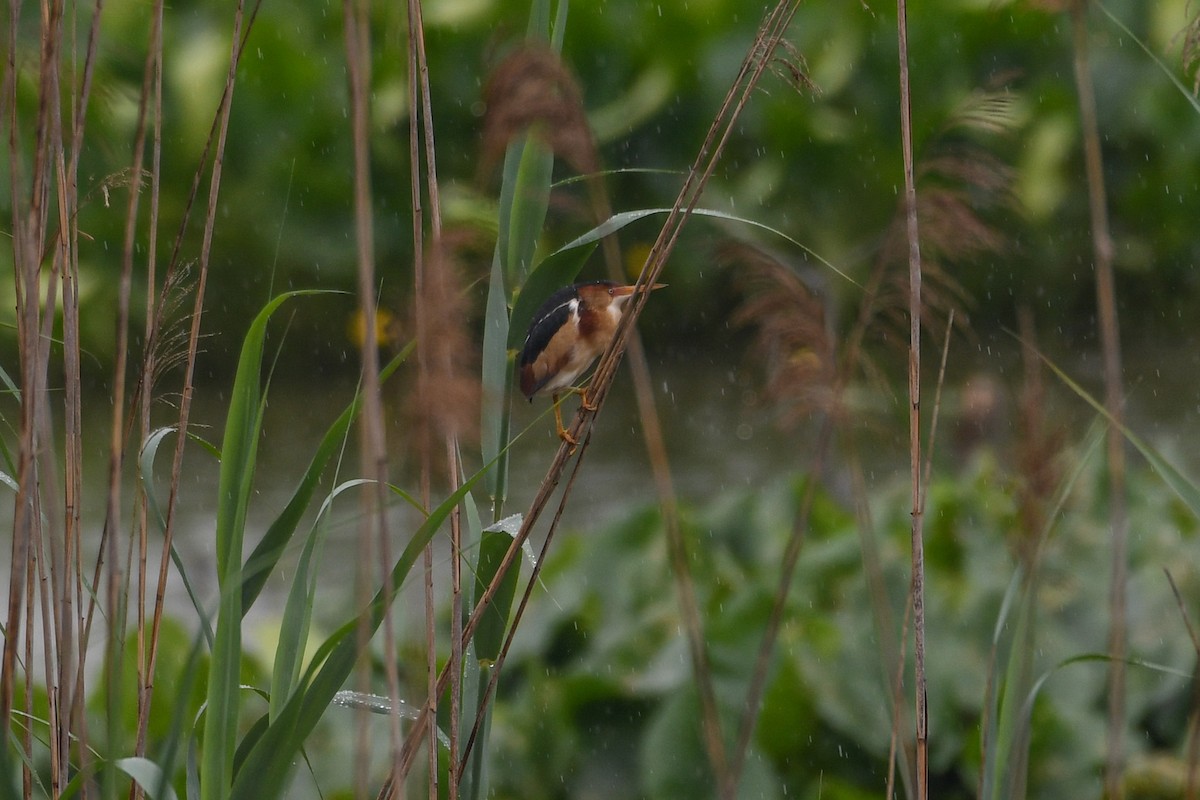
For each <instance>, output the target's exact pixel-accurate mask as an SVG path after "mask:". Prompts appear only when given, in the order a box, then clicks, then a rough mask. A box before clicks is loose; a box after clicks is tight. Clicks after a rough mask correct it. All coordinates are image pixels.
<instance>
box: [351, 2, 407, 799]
mask: <svg viewBox="0 0 1200 800" xmlns="http://www.w3.org/2000/svg"><path fill="white" fill-rule="evenodd" d="M343 9H344V15H345V23H344V24H345V38H346V65H347V71H348V77H349V81H350V105H351V128H352V134H351V135H352V137H353V142H354V223H355V224H354V230H355V241H356V245H357V247H356V250H357V263H358V302H359V310H360V313H361V314H362V318H363V330H364V331H365V332H366V335H365V336H364V337H363V342H362V394H363V411H362V417H361V418H360V424H359V446H360V450H361V452H360V458H361V468H362V474H363V475H364V477H366V478H367V479H368V482H367V483H366V484H364V485H363V491H362V505H363V512H364V513H363V516H362V519H363V522H362V528H361V531H360V534H361V539H360V541H361V542H362V549H363V552H364V554H366V553H368V552H369V551H370V542H371V541H372V540H374V541H376V542H377V543H378V547H379V565H380V569H381V570H382V571H383V572H382V576H381V577H382V581H383V585H384V587H385V591H387V592H389V594H390V593H391V583H390V581H389V580H388V569H389V565H390V564H391V563H392V556H391V544H390V542H389V539H388V526H387V502H386V500H387V482H388V465H387V441H386V438H385V431H384V425H383V403H382V396H381V392H380V383H379V343H378V341H377V340H376V333H375V332H376V318H377V311H378V308H377V306H378V299H377V298H376V277H375V239H374V225H373V222H372V194H371V172H370V168H371V149H370V118H369V111H370V101H369V92H370V86H371V30H370V4H369V3H368V2H367V1H366V0H358V2H355V0H345V3H344V5H343ZM415 213H418V214H419V212H417V211H416V210H415ZM383 609H384V612H383V613H384V620H383V649H384V653H385V657H384V670H385V673H386V675H387V683H388V692H389V694H390V695H391V696H392V697H399V695H400V676H399V671H398V666H397V664H396V661H395V652H396V646H395V630H394V623H393V619H392V603H391V601H390V598H385V601H384V604H383ZM358 635H360V636H361V635H365V632H360V633H359V634H358ZM388 720H389V733H390V739H391V745H392V746H391V753H392V759H393V763H395V761H396V759H397V758H398V756H399V752H400V742H401V734H400V716H399V710H398V709H395V710H393V712H392V713H391V714H389V715H388ZM360 733H361V730H360ZM360 742H361V738H360ZM363 756H364V757H365V752H364V753H363ZM359 788H360V790H361V789H363V788H364V787H362V786H360V787H359Z"/></svg>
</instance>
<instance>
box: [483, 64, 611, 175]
mask: <svg viewBox="0 0 1200 800" xmlns="http://www.w3.org/2000/svg"><path fill="white" fill-rule="evenodd" d="M483 101H484V104H485V106H486V108H487V111H486V113H485V116H484V124H483V147H482V155H481V157H480V161H479V177H480V180H481V181H482V180H483V179H485V178H486V177H487V176H488V175H490V174H491V172H492V169H493V168H494V167H495V165H496V163H497V162H498V161H499V160H500V157H501V156H502V155H503V154H504V149H505V148H506V147H508V143H509V142H510V141H511V140H512V139H513V138H514V137H516V136H518V135H519V134H522V133H525V132H526V131H530V132H532V133H533V134H534V135H535V136H537V137H538V138H539V139H541V140H542V141H543V143H544V144H545V145H546V146H547V147H549V148H550V149H551V150H552V151H553V152H554V154H555V155H556V156H558V157H559V158H561V159H563V160H564V161H566V162H567V163H568V164H570V165H571V167H572V168H574V169H575V171H576V172H579V173H581V174H584V175H586V174H589V173H593V172H595V171H596V170H597V169H598V168H599V166H598V165H599V162H598V160H597V157H596V143H595V141H594V139H593V138H592V131H591V128H590V127H588V121H587V116H586V114H585V113H584V107H583V96H582V94H581V93H580V91H579V84H578V83H577V82H576V80H575V78H574V76H573V75H572V74H571V72H570V70H568V69H567V67H566V65H565V64H563V62H562V59H560V58H559V56H558V55H557V54H556V53H555V52H554V51H552V50H550V49H549V48H547V47H538V46H534V45H526V46H523V47H521V48H519V49H517V50H514V51H513V52H512V53H511V54H509V55H508V56H507V57H506V58H505V59H504V60H503V61H501V62H500V63H499V64H498V65H496V68H495V69H494V70H493V71H492V74H491V76H490V77H489V79H488V82H487V86H485V87H484V90H483Z"/></svg>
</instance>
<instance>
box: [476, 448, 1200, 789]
mask: <svg viewBox="0 0 1200 800" xmlns="http://www.w3.org/2000/svg"><path fill="white" fill-rule="evenodd" d="M1019 480H1020V478H1019V477H1017V476H1014V475H1013V474H1011V473H1010V472H1009V470H1008V468H1007V467H1005V466H1004V465H1003V464H1001V463H1000V462H999V461H998V460H997V459H996V457H995V456H994V455H993V454H992V453H990V452H988V451H980V452H979V453H978V454H976V455H975V456H973V457H971V458H970V459H969V460H968V461H967V462H965V463H963V464H962V465H961V471H960V472H959V474H958V475H956V476H955V477H953V478H941V479H939V478H936V477H935V479H934V483H933V484H932V486H931V487H930V492H929V500H928V507H927V511H926V515H927V519H928V520H929V524H928V529H927V560H926V568H927V577H926V586H925V589H926V600H925V607H926V613H927V615H928V616H927V621H928V642H929V647H930V650H929V651H928V654H927V661H926V667H927V671H928V680H929V704H930V706H929V713H930V723H929V724H930V730H931V731H933V732H934V735H933V736H932V738H931V745H932V750H931V754H930V759H931V761H930V768H931V774H932V775H933V776H934V784H933V786H935V787H937V795H938V796H939V797H947V798H967V797H975V796H976V795H975V790H976V786H977V781H978V777H979V769H980V740H979V731H980V725H981V724H982V720H984V719H985V714H986V713H994V711H991V712H987V711H985V709H984V704H985V697H986V692H985V688H986V685H987V682H988V680H989V670H990V669H991V668H990V667H989V659H990V658H991V648H992V632H993V629H994V628H995V626H996V625H997V622H998V616H999V613H1000V612H999V609H1000V608H1001V599H1002V598H1003V596H1004V594H1005V591H1006V589H1007V588H1008V585H1009V582H1010V581H1011V580H1012V579H1013V576H1014V574H1016V571H1017V564H1018V559H1017V556H1016V555H1015V553H1016V552H1017V550H1018V548H1019V541H1018V540H1019V538H1020V537H1022V536H1024V535H1026V534H1025V533H1024V532H1023V531H1022V530H1021V523H1020V520H1019V518H1018V515H1017V511H1016V508H1015V504H1014V501H1013V496H1014V495H1015V493H1016V482H1017V481H1019ZM1131 480H1132V486H1131V492H1130V497H1131V502H1132V506H1131V530H1132V531H1134V532H1135V533H1134V536H1133V539H1132V540H1131V544H1132V547H1131V556H1132V559H1131V569H1130V575H1131V585H1132V586H1135V587H1138V589H1137V591H1136V593H1135V594H1136V596H1137V597H1138V598H1139V599H1138V601H1137V602H1136V603H1134V604H1133V605H1132V606H1131V609H1130V618H1129V630H1130V632H1131V645H1130V655H1131V657H1132V658H1134V659H1135V660H1138V661H1141V662H1149V663H1151V664H1154V665H1160V667H1165V668H1166V669H1162V668H1150V667H1135V668H1132V669H1131V670H1130V672H1129V716H1128V720H1129V726H1130V733H1129V734H1128V735H1127V737H1126V741H1127V742H1129V743H1130V747H1131V748H1132V750H1131V755H1130V765H1131V766H1130V770H1131V773H1133V774H1139V773H1140V772H1141V771H1142V770H1143V769H1144V767H1145V765H1146V764H1147V763H1148V762H1149V761H1150V760H1151V759H1154V758H1157V759H1165V760H1166V761H1169V762H1171V763H1174V764H1175V765H1176V768H1177V769H1178V767H1180V766H1181V765H1182V763H1183V762H1182V761H1181V757H1182V756H1181V754H1182V747H1183V743H1184V741H1185V722H1184V717H1183V712H1184V710H1185V709H1186V708H1187V703H1186V701H1185V699H1184V698H1186V697H1187V693H1188V692H1189V691H1190V684H1189V681H1188V680H1187V678H1186V677H1185V676H1186V675H1188V674H1190V672H1191V669H1192V667H1193V664H1194V661H1195V657H1196V656H1195V653H1194V651H1192V650H1191V645H1190V643H1189V640H1188V638H1187V636H1186V634H1185V633H1184V632H1183V630H1184V629H1183V623H1182V620H1181V618H1180V615H1179V609H1178V607H1177V606H1176V604H1175V600H1174V597H1173V595H1172V593H1171V590H1170V588H1169V586H1168V584H1167V583H1166V581H1165V580H1164V579H1163V577H1162V571H1161V570H1162V564H1164V563H1170V564H1172V565H1173V566H1172V573H1173V575H1174V576H1175V579H1176V580H1177V581H1178V582H1179V584H1180V588H1181V590H1182V591H1183V592H1184V594H1185V596H1189V597H1192V596H1195V593H1196V592H1197V591H1200V583H1198V579H1200V575H1198V574H1197V573H1196V571H1195V570H1194V569H1191V568H1189V567H1187V566H1185V564H1184V563H1183V562H1184V561H1186V559H1181V557H1180V553H1181V552H1189V553H1195V552H1196V548H1197V546H1198V545H1200V539H1198V536H1200V524H1198V523H1197V521H1196V520H1195V519H1194V518H1191V517H1189V518H1187V519H1186V520H1183V519H1181V518H1180V517H1179V516H1178V514H1177V512H1178V510H1179V507H1180V502H1179V500H1178V499H1177V498H1176V497H1175V496H1174V495H1173V494H1171V493H1170V491H1169V490H1167V489H1166V488H1165V487H1164V486H1163V485H1162V484H1161V482H1159V481H1158V479H1157V478H1155V477H1154V475H1153V474H1151V473H1149V472H1148V471H1147V470H1144V469H1143V470H1140V471H1137V472H1136V473H1135V474H1134V475H1132V476H1131ZM803 485H804V482H803V480H802V479H798V478H796V477H787V476H781V477H780V478H779V479H777V480H776V481H775V482H774V483H772V484H771V485H770V486H767V487H760V488H758V489H754V490H751V489H747V490H744V491H741V492H730V493H726V494H723V495H719V496H717V497H716V498H715V499H713V500H711V501H709V502H708V503H707V504H705V505H699V506H695V505H693V506H688V507H685V508H684V509H683V522H684V533H685V536H686V537H687V539H688V543H689V552H690V557H691V568H692V574H693V577H694V579H695V584H696V592H697V598H698V601H699V603H700V607H701V613H702V615H703V616H704V620H705V622H704V624H705V637H706V642H707V646H708V652H709V657H710V660H711V665H712V673H713V681H714V685H715V689H716V697H717V701H718V704H719V706H720V712H721V719H722V729H723V731H724V733H725V736H726V738H727V740H728V742H731V741H732V739H733V736H734V732H735V731H736V728H737V724H738V720H739V716H740V714H741V712H742V708H743V701H744V698H745V691H746V686H747V684H748V681H749V678H750V674H751V670H752V669H753V663H754V657H755V653H756V651H757V646H758V644H759V641H760V638H761V636H762V631H763V630H764V627H765V624H766V620H767V617H768V615H769V613H770V609H771V602H772V595H773V593H774V592H775V589H776V583H777V581H778V571H779V563H780V560H781V558H782V553H783V549H784V546H785V543H786V540H787V537H788V536H789V534H790V532H791V529H792V525H793V520H794V518H795V515H796V513H797V509H798V507H799V502H800V497H801V495H802V493H803ZM1104 486H1105V478H1104V475H1103V470H1102V469H1101V467H1100V465H1099V463H1098V462H1092V463H1091V464H1090V465H1089V467H1088V468H1087V470H1086V471H1085V473H1084V480H1083V481H1082V482H1081V485H1080V486H1078V487H1077V490H1076V491H1075V492H1074V493H1073V495H1072V498H1071V500H1070V501H1069V502H1068V504H1067V506H1066V507H1065V508H1064V511H1063V515H1062V517H1061V519H1060V521H1059V522H1057V523H1056V524H1055V526H1054V528H1053V530H1052V532H1051V538H1050V539H1049V542H1048V544H1047V546H1046V550H1045V553H1044V557H1043V562H1042V569H1041V573H1040V584H1039V589H1038V594H1037V601H1036V609H1037V611H1036V615H1037V619H1036V623H1035V625H1036V630H1035V634H1034V639H1033V641H1034V649H1033V651H1032V652H1030V653H1028V656H1029V658H1030V659H1031V663H1032V665H1033V669H1034V676H1035V677H1040V676H1041V675H1043V674H1046V673H1051V677H1050V678H1049V680H1048V681H1047V683H1046V684H1045V687H1044V688H1043V689H1042V691H1041V693H1040V695H1039V699H1038V702H1037V704H1036V706H1035V707H1034V712H1033V739H1032V746H1031V751H1032V752H1031V754H1030V784H1029V785H1030V794H1029V795H1028V796H1029V797H1032V798H1052V797H1063V796H1077V797H1089V796H1092V797H1094V796H1098V795H1099V792H1100V787H1099V783H1098V780H1099V779H1098V777H1097V776H1098V775H1099V774H1100V766H1101V764H1102V759H1103V752H1104V750H1103V748H1104V725H1105V723H1104V720H1105V718H1104V703H1103V697H1104V691H1105V689H1104V686H1105V682H1104V680H1105V665H1104V663H1103V661H1094V662H1087V663H1075V664H1070V665H1067V666H1062V667H1060V666H1059V665H1060V664H1062V662H1064V661H1065V660H1067V659H1069V658H1072V657H1075V656H1079V655H1082V654H1086V653H1097V652H1102V651H1103V649H1104V643H1105V636H1106V631H1107V621H1106V609H1107V605H1106V597H1107V591H1108V585H1107V573H1108V556H1107V548H1106V547H1105V546H1102V545H1101V543H1102V542H1104V540H1105V538H1106V536H1107V522H1106V521H1105V515H1106V514H1107V510H1106V509H1107V505H1106V502H1105V500H1104V494H1103V493H1104ZM907 491H908V487H907V486H906V485H904V483H903V481H897V482H895V483H894V484H893V485H892V486H890V487H887V486H884V487H880V488H879V489H878V490H877V491H875V492H873V495H872V498H871V508H872V513H873V515H875V518H876V526H877V530H878V534H877V535H878V541H877V547H878V552H879V556H880V560H881V563H882V567H883V580H884V583H885V586H884V587H883V589H884V591H885V593H886V595H887V597H888V598H889V601H890V604H891V607H892V608H893V609H895V610H896V611H895V617H894V619H893V622H894V624H895V625H896V630H894V631H893V632H892V633H891V635H892V636H894V637H899V636H900V635H901V632H900V625H901V611H900V609H903V607H904V604H905V602H906V594H907V586H908V575H909V555H908V548H909V538H908V537H909V524H910V523H909V516H908V513H907V510H906V509H907V505H906V492H907ZM842 505H843V503H842V502H841V501H836V500H834V499H833V498H831V497H830V496H828V495H826V494H824V493H822V492H819V493H818V496H817V501H816V503H815V505H814V508H813V511H812V515H811V520H810V525H809V528H808V532H807V536H806V540H805V545H804V551H803V555H802V557H801V559H800V565H799V569H798V572H797V575H796V578H795V582H794V584H793V585H792V587H791V591H790V593H789V595H788V600H787V604H786V606H785V609H784V617H783V619H784V621H783V626H782V628H781V632H780V636H779V644H778V646H777V647H776V650H775V653H774V654H773V656H772V659H771V670H770V678H769V687H768V690H767V692H766V695H765V697H764V701H763V707H762V713H761V715H760V717H759V720H758V724H757V727H756V729H755V736H754V739H753V741H752V744H751V749H750V753H749V757H748V759H747V768H746V774H745V777H744V779H743V783H742V786H741V790H742V793H741V796H746V797H822V798H842V799H845V800H849V799H850V798H861V797H881V796H882V792H883V787H884V785H885V782H886V776H887V758H888V746H889V741H890V736H891V721H890V710H889V709H890V706H891V702H890V699H889V697H888V692H887V689H886V682H885V681H886V680H888V676H890V675H891V674H892V672H893V671H894V668H895V666H894V664H888V663H886V662H885V659H884V657H883V655H882V652H883V650H882V647H881V644H880V640H879V630H878V626H877V624H876V621H875V618H874V617H873V615H872V611H871V605H870V602H869V599H868V598H869V592H870V587H869V586H868V578H867V577H866V572H865V571H864V569H863V567H862V556H861V553H860V538H859V534H858V533H857V526H856V523H855V520H854V518H853V516H852V515H850V514H848V513H847V512H845V511H843V510H842ZM558 544H559V545H560V546H559V547H558V548H557V550H556V552H555V553H554V554H553V555H552V556H551V562H550V563H549V564H548V565H547V566H546V568H545V570H544V572H543V579H544V583H545V590H544V593H542V592H539V594H543V596H542V597H540V598H539V599H538V600H537V601H536V602H535V603H533V604H532V605H531V607H530V613H528V614H526V616H525V618H524V620H523V621H522V623H521V628H520V632H519V634H518V636H517V639H516V642H515V644H514V648H513V651H512V654H511V656H510V660H509V663H508V666H507V669H508V672H507V673H506V681H505V683H504V684H502V696H501V698H500V704H499V706H498V707H497V711H496V716H495V722H494V728H493V743H494V753H493V764H494V767H495V773H494V776H495V786H496V787H497V790H498V792H499V794H498V796H500V797H522V798H551V797H580V798H582V797H618V796H620V797H634V796H642V797H649V798H672V797H692V798H703V797H709V796H712V793H713V790H712V784H713V781H712V776H711V774H709V772H708V771H707V766H706V765H707V763H708V762H707V760H706V758H705V756H704V750H703V746H702V744H701V741H700V739H699V736H700V733H699V731H700V724H699V716H698V714H699V710H698V709H699V706H698V702H697V699H696V694H695V689H694V681H693V677H692V670H691V662H690V660H689V658H688V654H687V649H686V645H685V639H684V633H683V621H682V619H681V617H680V612H679V608H678V604H677V602H676V601H675V598H674V596H673V593H672V592H670V591H666V590H665V589H666V587H668V586H671V585H673V584H672V578H671V570H670V565H669V558H668V553H667V547H666V537H665V535H664V532H663V530H662V524H661V520H660V518H659V516H658V513H657V511H654V510H643V511H639V512H636V513H634V514H632V515H631V516H629V517H628V518H627V519H625V520H623V521H621V522H618V523H616V524H615V525H613V526H611V527H610V528H608V529H606V530H597V531H588V532H586V534H585V535H579V536H573V537H569V538H568V539H566V540H563V541H560V542H558ZM613 576H620V578H619V580H614V577H613ZM909 636H911V632H910V633H909ZM1014 646H1015V645H1014ZM910 649H911V646H910ZM999 655H1000V658H1001V659H1003V658H1005V657H1006V656H1005V654H1004V652H1003V650H1002V651H1001V652H1000V654H999ZM909 658H910V664H909V670H910V672H909V675H908V677H906V679H905V686H906V688H905V689H904V694H903V696H902V698H901V703H902V704H903V705H905V706H911V703H912V697H911V692H912V689H911V687H912V676H911V655H910V657H909ZM999 669H1003V660H1001V662H1000V666H999ZM1169 670H1174V671H1175V672H1171V671H1169ZM994 679H995V680H999V677H998V676H997V677H995V678H994ZM1003 770H1004V768H1002V771H1003ZM897 780H899V778H897Z"/></svg>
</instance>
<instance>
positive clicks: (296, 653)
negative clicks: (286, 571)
mask: <svg viewBox="0 0 1200 800" xmlns="http://www.w3.org/2000/svg"><path fill="white" fill-rule="evenodd" d="M367 483H370V481H368V480H365V479H358V480H352V481H347V482H345V483H343V484H341V485H340V486H337V487H335V488H334V490H333V491H332V492H330V493H329V497H327V498H326V499H325V502H324V503H323V504H322V505H321V510H320V511H319V512H318V514H317V520H316V522H315V523H314V524H313V526H312V528H311V529H310V531H309V533H308V537H307V538H306V539H305V542H304V549H303V550H302V551H301V553H300V559H299V561H298V563H297V564H296V574H295V576H294V577H293V578H292V586H291V589H290V590H289V591H288V597H287V601H286V603H285V604H284V609H283V619H282V621H281V623H280V626H279V643H278V645H277V646H276V648H275V662H274V666H273V668H272V671H271V699H270V704H269V709H270V710H269V711H268V714H269V717H270V719H278V717H279V714H280V712H282V711H283V707H284V705H285V704H286V703H287V699H288V698H289V697H291V695H292V691H293V690H294V689H295V688H296V685H297V684H298V683H299V680H300V667H301V664H302V661H303V658H304V648H305V646H306V645H307V644H308V633H309V630H310V628H311V624H312V610H313V605H314V602H315V596H316V591H317V574H316V570H315V569H314V567H313V565H314V563H316V562H319V559H320V551H321V547H322V545H323V544H324V542H325V533H326V532H327V531H328V528H329V526H328V514H327V512H328V511H329V509H330V508H331V507H332V505H333V500H334V499H335V498H336V497H337V496H338V495H340V494H341V493H342V492H344V491H346V490H347V489H352V488H354V487H356V486H362V485H363V484H367Z"/></svg>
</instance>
